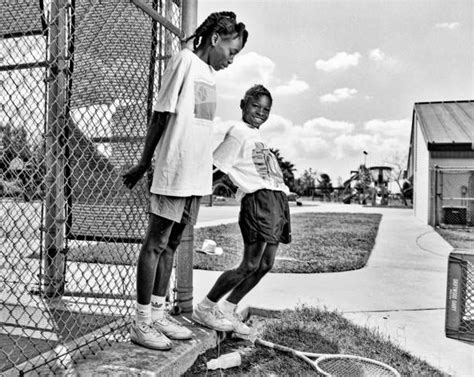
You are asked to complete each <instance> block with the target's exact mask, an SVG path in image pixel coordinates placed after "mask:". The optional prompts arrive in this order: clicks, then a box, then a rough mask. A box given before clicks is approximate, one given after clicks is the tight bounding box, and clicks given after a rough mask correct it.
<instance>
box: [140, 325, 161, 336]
mask: <svg viewBox="0 0 474 377" xmlns="http://www.w3.org/2000/svg"><path fill="white" fill-rule="evenodd" d="M138 327H139V328H140V330H142V331H143V332H144V333H150V332H151V333H157V334H161V332H160V331H158V330H157V329H156V328H155V327H154V326H152V324H151V323H146V322H142V323H140V324H139V325H138Z"/></svg>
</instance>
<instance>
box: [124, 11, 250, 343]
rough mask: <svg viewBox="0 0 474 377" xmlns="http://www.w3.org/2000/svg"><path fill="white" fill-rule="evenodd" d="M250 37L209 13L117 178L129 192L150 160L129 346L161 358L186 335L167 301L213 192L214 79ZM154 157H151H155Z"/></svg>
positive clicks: (171, 65) (173, 67) (170, 71)
mask: <svg viewBox="0 0 474 377" xmlns="http://www.w3.org/2000/svg"><path fill="white" fill-rule="evenodd" d="M247 38H248V32H247V30H246V29H245V25H244V24H243V23H240V22H237V20H236V16H235V14H234V13H233V12H218V13H212V14H211V15H210V16H209V17H207V18H206V20H205V21H204V22H203V23H202V24H201V25H200V26H199V27H198V28H197V29H196V32H195V33H194V35H192V36H191V37H190V38H188V40H191V39H193V46H194V51H191V50H188V49H184V50H182V51H180V52H179V53H178V54H176V55H175V56H173V57H172V58H171V59H170V61H169V62H168V65H167V67H166V70H165V72H164V74H163V79H162V85H161V88H160V91H159V93H158V98H157V100H156V103H155V105H154V108H153V110H154V113H153V117H152V120H151V122H150V125H149V127H148V131H147V135H146V138H145V145H144V148H143V152H142V156H141V159H140V162H139V163H138V164H137V165H136V166H134V167H132V168H131V169H130V170H129V171H127V172H126V173H125V174H124V175H123V182H124V184H125V185H126V186H127V187H128V188H132V187H133V186H135V184H136V183H137V182H138V181H139V180H140V179H141V178H142V177H143V175H144V174H145V172H146V171H147V169H148V167H149V166H150V164H151V160H152V157H153V154H154V153H155V166H154V173H153V182H152V185H151V188H150V193H151V195H150V217H149V223H148V229H147V233H146V236H145V239H144V241H143V245H142V248H141V251H140V255H139V257H138V263H137V311H136V316H135V320H134V323H133V325H132V327H131V330H130V338H131V341H132V342H134V343H137V344H139V345H142V346H144V347H148V348H153V349H159V350H165V349H170V348H171V347H172V343H171V341H170V339H178V340H182V339H190V338H191V337H192V332H191V331H190V330H189V329H188V328H186V327H184V326H181V325H180V324H179V323H178V322H176V321H175V320H173V319H172V318H170V317H169V314H168V313H167V312H166V310H165V296H166V293H167V287H168V282H169V279H170V276H171V271H172V267H173V257H174V253H175V251H176V248H177V247H178V245H179V243H180V241H181V236H182V233H183V230H184V228H185V226H186V224H193V225H194V224H195V223H196V219H197V215H198V211H199V203H200V199H201V197H202V196H203V195H208V194H210V193H211V191H212V150H211V144H212V143H210V139H211V132H212V123H213V119H214V114H215V108H216V85H215V78H214V74H215V71H218V70H221V69H224V68H226V67H228V66H229V65H230V64H232V62H233V60H234V57H235V56H236V55H237V54H238V53H239V52H240V50H241V49H242V48H243V47H244V46H245V43H246V41H247ZM155 149H156V152H155Z"/></svg>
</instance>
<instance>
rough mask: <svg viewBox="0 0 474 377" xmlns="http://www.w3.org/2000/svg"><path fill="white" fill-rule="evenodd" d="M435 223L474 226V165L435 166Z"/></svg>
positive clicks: (444, 225)
mask: <svg viewBox="0 0 474 377" xmlns="http://www.w3.org/2000/svg"><path fill="white" fill-rule="evenodd" d="M433 173H434V188H435V211H434V214H435V225H440V226H443V227H446V228H449V227H454V228H459V227H473V226H474V167H441V166H435V167H434V169H433Z"/></svg>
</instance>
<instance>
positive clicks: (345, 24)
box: [198, 0, 474, 181]
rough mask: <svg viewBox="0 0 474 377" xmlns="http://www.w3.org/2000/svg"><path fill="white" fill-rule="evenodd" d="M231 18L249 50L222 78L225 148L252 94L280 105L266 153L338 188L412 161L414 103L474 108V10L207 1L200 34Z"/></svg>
mask: <svg viewBox="0 0 474 377" xmlns="http://www.w3.org/2000/svg"><path fill="white" fill-rule="evenodd" d="M221 10H232V11H234V12H235V13H236V14H237V17H238V19H239V20H240V21H242V22H244V23H245V24H246V25H247V29H248V30H249V33H250V36H249V40H248V43H247V45H246V46H245V48H244V49H243V50H242V52H241V53H240V54H239V55H238V56H237V58H236V59H235V60H234V64H233V65H232V66H230V67H229V68H228V69H226V70H225V71H222V72H219V73H218V75H217V77H218V106H217V117H218V118H217V123H216V140H215V142H217V140H219V138H221V137H223V134H224V133H225V130H226V129H227V128H228V127H229V125H230V124H232V122H233V121H235V120H237V119H240V109H239V101H240V98H241V97H242V95H243V93H244V92H245V90H246V89H247V88H249V87H250V86H251V85H253V84H256V83H261V84H264V85H265V86H267V87H268V89H269V90H270V91H271V92H272V94H273V97H274V103H273V108H272V113H271V116H270V119H269V120H268V122H267V123H266V124H264V125H263V126H262V132H263V133H264V135H265V137H266V138H267V140H268V141H269V144H270V145H271V146H273V147H275V148H278V149H280V151H281V154H282V155H283V157H284V158H285V159H287V160H289V161H291V162H292V163H294V164H295V166H296V168H297V171H296V172H295V174H296V176H297V177H298V176H300V175H301V174H302V173H303V171H304V170H305V169H308V168H312V169H313V170H316V171H318V172H320V173H322V172H325V173H328V174H329V175H330V176H331V178H332V179H333V181H337V178H338V177H342V178H343V179H346V178H347V177H348V176H349V174H350V170H353V169H356V168H357V167H358V165H359V164H360V163H362V162H363V161H364V155H363V152H362V151H364V150H365V151H367V152H368V155H367V165H369V166H371V165H376V164H383V163H391V162H394V161H395V162H396V161H399V160H400V159H401V158H402V157H404V156H406V154H407V152H408V143H409V137H410V127H411V116H412V110H413V104H414V103H415V102H422V101H444V100H463V99H472V98H473V94H474V93H473V86H474V80H473V44H474V43H473V42H474V40H473V19H472V17H473V16H472V15H473V11H474V10H473V5H472V2H471V0H460V1H458V0H449V1H447V0H424V1H423V0H409V1H405V0H350V1H349V0H345V1H339V0H331V1H329V0H313V1H310V0H292V1H289V0H286V1H284V0H248V1H244V0H240V1H225V2H224V1H217V0H216V1H210V0H199V10H198V24H199V23H201V22H202V21H203V20H204V19H205V18H206V16H207V15H208V14H209V13H211V12H215V11H221Z"/></svg>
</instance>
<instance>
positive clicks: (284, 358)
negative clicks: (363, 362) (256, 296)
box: [184, 305, 446, 377]
mask: <svg viewBox="0 0 474 377" xmlns="http://www.w3.org/2000/svg"><path fill="white" fill-rule="evenodd" d="M249 314H250V315H249V319H248V321H247V323H249V324H250V325H251V326H252V327H254V328H255V329H257V332H258V336H259V337H262V338H263V339H265V340H268V341H271V342H273V343H278V344H282V345H285V346H288V347H291V348H294V349H297V350H302V351H307V352H315V353H339V354H352V355H359V356H362V357H367V358H372V359H374V360H377V361H381V362H383V363H386V364H388V365H390V366H392V367H394V368H395V369H397V370H398V372H399V373H400V374H401V375H402V376H407V375H408V376H412V375H429V376H446V374H444V373H443V372H441V371H440V370H438V369H436V368H434V367H432V366H431V365H429V364H428V363H426V362H425V361H423V360H421V359H419V358H417V357H415V356H412V355H411V354H409V353H408V352H406V351H404V350H403V349H401V348H399V347H398V346H397V345H395V344H393V343H392V342H391V341H390V339H389V338H387V337H385V336H383V335H382V334H381V333H379V332H377V331H376V330H372V329H369V328H366V327H361V326H358V325H355V324H353V323H352V322H350V321H349V320H347V319H345V318H344V317H343V316H342V315H341V314H340V313H338V312H336V311H327V310H325V309H320V308H315V307H311V306H306V305H300V306H298V307H296V308H295V309H294V310H284V311H281V312H274V311H266V310H262V309H256V308H249ZM233 351H238V352H239V353H240V354H241V356H242V364H241V365H240V366H239V367H235V368H231V369H227V370H215V371H211V370H207V367H206V362H207V361H209V360H210V359H213V358H216V357H218V356H219V355H222V354H225V353H229V352H233ZM314 373H315V372H314V370H312V369H311V368H310V367H309V366H308V365H307V364H305V363H303V362H302V361H301V360H298V359H296V358H293V357H291V356H290V355H288V354H285V353H281V352H279V351H275V350H270V349H267V348H262V347H258V346H257V347H254V346H252V344H251V343H250V342H249V341H244V340H236V339H225V340H224V341H223V342H222V343H221V344H220V345H219V346H218V347H217V348H213V349H210V350H208V351H206V352H205V353H204V354H201V355H200V356H199V357H198V359H197V360H196V362H195V363H194V364H193V366H192V367H191V368H190V369H189V370H188V371H187V372H186V373H185V374H184V376H185V377H190V376H195V375H206V376H222V375H229V376H230V375H252V376H269V375H277V376H293V375H298V376H300V375H314Z"/></svg>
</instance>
